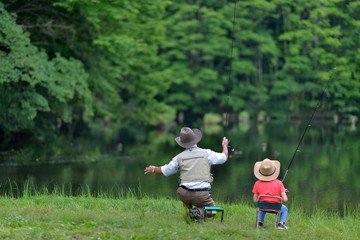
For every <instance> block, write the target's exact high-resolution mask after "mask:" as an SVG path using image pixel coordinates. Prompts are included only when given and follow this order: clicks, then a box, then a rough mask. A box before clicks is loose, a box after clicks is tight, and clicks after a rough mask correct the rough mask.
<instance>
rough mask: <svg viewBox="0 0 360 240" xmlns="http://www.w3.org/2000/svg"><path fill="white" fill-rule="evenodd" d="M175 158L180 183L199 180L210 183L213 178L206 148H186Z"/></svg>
mask: <svg viewBox="0 0 360 240" xmlns="http://www.w3.org/2000/svg"><path fill="white" fill-rule="evenodd" d="M177 159H178V162H179V166H180V184H183V183H188V182H201V181H203V182H209V183H212V180H213V178H212V174H211V173H210V164H209V161H208V154H207V152H206V150H204V149H201V148H191V149H186V150H185V151H183V152H182V153H180V154H179V155H178V156H177Z"/></svg>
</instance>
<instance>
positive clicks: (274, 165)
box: [252, 158, 288, 229]
mask: <svg viewBox="0 0 360 240" xmlns="http://www.w3.org/2000/svg"><path fill="white" fill-rule="evenodd" d="M279 173H280V162H279V161H276V160H270V159H268V158H265V159H264V160H263V161H259V162H256V163H255V166H254V175H255V177H256V178H257V179H258V180H257V181H256V182H255V184H254V187H253V190H252V192H253V194H254V198H253V200H254V202H257V201H258V197H259V195H263V194H265V195H271V196H281V198H282V201H283V202H287V200H288V197H287V195H286V192H285V187H284V185H283V183H282V182H281V181H280V180H278V179H277V177H278V176H279ZM261 201H264V202H269V203H280V199H276V198H266V197H262V198H261ZM265 214H266V212H263V211H260V213H259V217H258V218H259V219H258V222H259V226H263V224H264V220H265ZM287 214H288V208H287V207H286V206H285V205H282V208H281V214H280V222H279V224H278V229H288V227H287V226H286V225H285V222H286V217H287Z"/></svg>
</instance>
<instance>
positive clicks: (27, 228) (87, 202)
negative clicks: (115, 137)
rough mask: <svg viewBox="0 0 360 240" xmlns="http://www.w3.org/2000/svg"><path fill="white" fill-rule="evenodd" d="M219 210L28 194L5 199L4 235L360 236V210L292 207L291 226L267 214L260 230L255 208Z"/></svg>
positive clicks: (158, 201)
mask: <svg viewBox="0 0 360 240" xmlns="http://www.w3.org/2000/svg"><path fill="white" fill-rule="evenodd" d="M218 205H221V206H222V207H223V208H224V209H225V221H224V223H222V224H221V223H220V221H219V219H220V218H219V215H217V216H216V217H215V218H214V219H208V220H207V221H206V222H204V223H194V222H190V221H188V219H187V218H186V214H185V210H184V208H183V206H182V205H181V202H180V201H179V200H176V199H166V198H151V197H135V196H134V195H132V194H129V193H126V194H124V195H123V196H119V197H114V196H109V195H104V194H103V195H100V196H98V197H92V196H90V195H89V194H83V195H80V196H76V197H74V196H66V195H65V194H63V193H61V190H60V191H59V192H57V193H52V194H50V193H41V194H32V195H30V194H25V195H24V196H22V197H21V198H14V197H10V196H2V197H1V199H0V226H1V228H0V238H1V239H221V240H225V239H229V240H230V239H231V240H232V239H342V240H345V239H359V237H360V231H359V226H360V220H359V219H360V218H359V217H360V211H359V209H357V210H354V211H351V212H348V213H346V214H345V216H342V217H341V216H338V215H336V214H328V213H325V212H323V211H320V210H319V211H315V213H313V214H312V215H308V214H305V213H304V212H302V211H301V209H297V208H295V207H294V208H292V209H290V212H289V217H288V223H287V225H288V226H289V227H290V229H289V230H278V229H275V228H274V226H273V220H274V216H273V215H268V216H267V218H266V220H267V223H266V225H265V227H264V228H262V229H255V208H254V206H252V205H249V204H244V203H222V202H219V203H218Z"/></svg>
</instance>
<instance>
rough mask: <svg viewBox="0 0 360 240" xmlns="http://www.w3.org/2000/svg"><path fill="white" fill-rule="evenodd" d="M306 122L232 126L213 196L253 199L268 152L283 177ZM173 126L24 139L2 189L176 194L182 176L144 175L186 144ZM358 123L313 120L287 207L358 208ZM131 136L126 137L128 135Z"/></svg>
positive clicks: (215, 133) (6, 163)
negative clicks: (112, 135)
mask: <svg viewBox="0 0 360 240" xmlns="http://www.w3.org/2000/svg"><path fill="white" fill-rule="evenodd" d="M304 129H305V125H304V124H302V123H295V122H270V123H266V124H263V125H258V126H257V125H251V126H249V125H236V126H233V127H232V128H231V129H229V130H227V132H228V134H227V135H228V136H227V137H228V138H229V139H230V140H231V146H232V148H234V152H233V157H232V158H231V159H229V160H228V162H226V163H225V164H224V165H218V166H213V167H212V171H213V174H214V178H215V180H214V184H213V197H214V200H215V201H225V202H239V201H247V202H251V199H252V193H251V190H252V186H253V184H254V182H255V178H254V176H253V166H254V163H255V162H256V161H259V160H262V159H263V158H265V157H268V158H271V159H277V160H279V161H280V162H281V164H282V165H281V173H280V177H279V178H280V179H283V177H284V173H285V171H286V170H287V169H288V167H289V163H290V161H291V159H292V157H293V154H294V152H295V149H296V147H297V145H298V143H299V140H300V137H301V135H302V133H303V131H304ZM203 131H204V137H203V140H202V141H201V142H200V143H199V146H200V147H203V148H211V149H213V150H215V151H221V139H222V134H223V132H224V131H223V129H221V128H218V127H213V126H212V127H203ZM177 132H178V129H174V130H173V131H172V132H168V133H159V132H155V131H154V132H146V133H142V134H141V136H142V137H141V140H139V139H135V138H131V137H128V136H123V137H122V136H120V137H119V139H120V140H118V141H117V142H114V141H112V142H109V141H106V139H102V138H92V139H91V141H89V140H86V141H85V140H82V141H78V142H73V143H71V144H69V143H68V142H67V141H65V140H63V139H59V140H58V141H54V142H52V144H47V145H41V146H40V145H39V144H34V145H32V146H31V145H30V146H29V145H27V146H26V147H24V148H22V149H18V150H14V151H9V152H2V153H1V155H0V164H1V165H0V166H1V168H0V169H1V170H0V193H1V194H9V192H11V193H12V194H16V195H21V190H22V189H23V185H24V183H25V182H28V183H31V184H34V185H35V186H46V187H47V188H48V189H50V190H51V188H52V187H53V186H54V185H55V186H56V185H57V186H59V185H60V186H64V189H67V191H69V192H71V193H72V194H78V193H81V192H83V191H84V189H85V187H84V186H88V187H89V188H90V191H92V192H93V193H94V194H97V193H99V192H105V193H111V194H112V195H114V196H121V195H123V194H126V193H127V192H129V191H131V192H132V193H135V194H137V195H150V196H155V197H176V187H177V181H178V175H173V176H170V177H164V176H161V175H152V174H150V175H144V174H143V169H144V167H145V166H146V165H149V164H154V165H163V164H166V163H168V162H169V161H170V160H171V158H172V157H173V156H174V155H175V154H177V153H179V152H180V151H181V150H182V149H181V148H180V147H178V146H177V145H176V143H175V141H174V137H175V135H176V133H177ZM359 132H360V131H359V127H357V128H352V127H350V126H347V125H344V126H341V127H338V126H335V125H333V124H332V123H328V124H324V123H316V122H315V123H313V125H312V126H311V127H310V128H309V129H308V131H307V133H306V135H305V138H304V140H303V142H302V144H301V146H300V151H298V152H297V153H296V155H295V158H294V161H293V163H292V165H291V167H290V168H289V169H288V174H287V176H286V178H285V179H284V184H285V187H286V188H287V189H288V190H289V191H290V192H289V193H288V195H289V202H288V204H287V205H288V206H289V207H291V206H297V207H298V206H299V207H301V208H303V209H304V210H305V211H307V212H310V213H311V212H312V211H313V210H315V209H325V210H328V211H333V212H340V213H341V214H342V213H344V211H347V210H351V209H352V208H355V207H359V202H358V199H360V176H359V174H358V171H359V169H360V138H359V135H360V133H359ZM124 139H126V140H127V141H125V140H124Z"/></svg>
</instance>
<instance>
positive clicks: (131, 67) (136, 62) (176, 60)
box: [0, 0, 360, 134]
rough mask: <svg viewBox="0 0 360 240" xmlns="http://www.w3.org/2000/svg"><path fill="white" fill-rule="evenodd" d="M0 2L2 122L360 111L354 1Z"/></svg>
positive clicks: (359, 7)
mask: <svg viewBox="0 0 360 240" xmlns="http://www.w3.org/2000/svg"><path fill="white" fill-rule="evenodd" d="M2 2H3V3H2V4H0V9H1V16H0V26H1V28H0V55H1V58H0V59H1V65H0V90H1V93H2V94H1V96H0V107H1V112H0V128H1V130H2V132H14V133H17V132H22V131H30V132H33V133H35V132H37V131H40V132H41V131H44V129H52V130H55V129H56V128H57V127H59V123H61V124H62V125H63V126H66V127H67V128H68V130H71V131H70V132H71V133H72V134H73V132H74V131H76V130H77V129H79V128H84V127H85V128H90V129H93V130H99V131H104V129H105V130H108V131H109V132H112V133H113V134H115V133H116V132H117V130H118V129H119V128H121V127H126V126H127V125H133V126H145V127H146V126H167V125H169V124H171V123H172V122H174V120H175V118H176V115H177V114H178V113H180V112H182V113H184V115H185V118H186V119H187V120H188V122H191V121H194V120H197V119H201V118H202V117H203V116H204V115H205V114H206V113H211V112H213V113H222V112H223V111H224V109H227V111H231V112H234V113H239V112H241V111H247V112H249V113H250V114H251V116H252V117H253V118H254V119H256V115H257V114H259V113H264V112H267V114H269V115H271V116H275V117H276V116H286V115H287V116H289V115H304V114H305V115H307V114H308V113H309V112H310V111H311V109H312V108H314V107H315V105H316V104H317V102H318V99H319V97H320V95H321V93H322V92H323V91H326V96H327V98H326V101H325V105H324V107H326V109H327V110H328V114H329V115H331V114H338V115H340V116H348V115H357V116H358V115H359V107H358V102H359V101H360V81H359V71H360V58H359V52H360V51H359V46H360V43H359V37H358V32H359V31H360V29H359V28H360V20H359V16H360V15H359V14H360V4H359V3H358V1H348V0H325V1H306V0H295V1H285V0H270V1H269V0H243V1H204V0H197V1H160V0H156V1H151V2H148V1H130V0H119V1H101V0H99V1H86V0H59V1H56V2H54V1H47V0H45V1H41V0H34V1H22V0H19V1H2Z"/></svg>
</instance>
